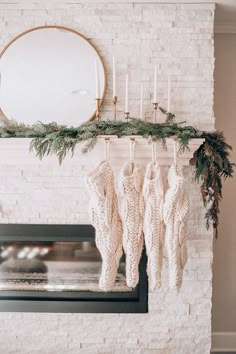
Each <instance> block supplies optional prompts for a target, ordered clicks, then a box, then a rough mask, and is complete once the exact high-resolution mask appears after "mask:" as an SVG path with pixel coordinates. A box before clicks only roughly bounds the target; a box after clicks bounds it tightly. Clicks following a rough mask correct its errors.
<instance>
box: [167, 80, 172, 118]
mask: <svg viewBox="0 0 236 354" xmlns="http://www.w3.org/2000/svg"><path fill="white" fill-rule="evenodd" d="M170 91H171V83H170V75H168V102H167V112H168V113H170V103H171V97H170Z"/></svg>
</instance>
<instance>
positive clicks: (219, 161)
mask: <svg viewBox="0 0 236 354" xmlns="http://www.w3.org/2000/svg"><path fill="white" fill-rule="evenodd" d="M159 109H160V110H161V112H162V113H164V114H165V115H166V122H165V123H161V124H160V123H150V122H147V121H144V120H141V119H135V118H131V119H130V120H129V121H128V122H124V121H102V120H101V121H99V120H92V121H89V122H86V123H84V124H82V125H81V126H79V127H78V128H74V127H66V126H63V125H58V124H56V123H50V124H44V123H41V122H39V123H37V124H35V125H33V126H26V125H24V124H17V123H14V122H13V123H12V124H10V125H8V126H5V127H1V128H0V137H1V138H15V137H17V138H32V141H31V144H30V149H31V150H34V151H36V155H37V156H38V157H39V158H40V159H42V158H43V157H44V156H45V155H49V154H55V155H57V157H58V159H59V163H60V164H61V163H62V161H63V159H64V158H65V156H66V155H67V154H68V153H69V152H71V153H72V155H73V153H74V150H75V146H76V145H77V144H78V143H80V142H85V145H84V147H83V150H82V151H83V152H84V153H86V152H88V151H90V150H91V149H92V148H93V147H94V146H95V144H96V142H97V137H98V136H99V135H116V136H118V137H119V138H121V137H124V136H130V135H141V136H143V137H144V138H147V139H149V140H152V141H162V142H163V143H164V144H165V139H166V138H170V137H172V138H176V139H177V140H178V141H179V144H180V150H184V149H186V148H188V143H189V140H190V139H192V138H204V139H205V141H204V143H203V144H202V145H201V146H200V147H199V148H198V150H197V151H196V152H195V154H194V158H193V160H192V163H193V164H194V165H195V167H196V170H195V176H196V180H197V181H201V194H202V198H203V202H204V205H205V207H206V208H207V211H206V215H205V217H206V226H207V228H209V226H210V224H211V223H212V224H213V227H214V229H215V230H216V236H217V227H218V223H219V203H220V200H221V198H222V178H227V177H232V176H233V167H234V164H233V163H232V162H230V160H229V152H230V150H231V146H230V145H228V144H227V143H226V141H225V138H224V136H223V133H221V132H218V131H214V132H205V131H200V130H198V129H196V128H194V127H192V126H184V125H183V123H175V121H174V118H175V116H174V115H173V114H172V113H167V112H166V110H164V109H162V108H159Z"/></svg>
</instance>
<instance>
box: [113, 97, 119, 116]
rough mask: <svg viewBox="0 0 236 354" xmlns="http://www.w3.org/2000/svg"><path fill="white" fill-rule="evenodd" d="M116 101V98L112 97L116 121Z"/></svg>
mask: <svg viewBox="0 0 236 354" xmlns="http://www.w3.org/2000/svg"><path fill="white" fill-rule="evenodd" d="M117 101H118V97H117V96H114V97H113V101H112V102H113V107H114V120H116V109H117V107H116V104H117Z"/></svg>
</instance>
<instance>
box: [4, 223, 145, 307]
mask: <svg viewBox="0 0 236 354" xmlns="http://www.w3.org/2000/svg"><path fill="white" fill-rule="evenodd" d="M101 265H102V261H101V257H100V254H99V252H98V250H97V248H96V245H95V231H94V228H93V227H92V226H91V225H34V224H27V225H22V224H14V225H13V224H2V225H0V311H17V312H19V311H24V312H25V311H27V312H35V311H38V312H96V313H98V312H103V313H106V312H112V313H122V312H125V313H134V312H135V313H144V312H147V310H148V300H147V298H148V287H147V275H146V256H145V254H144V253H143V255H142V258H141V261H140V266H139V271H140V281H139V284H138V285H137V287H136V288H135V289H132V288H129V287H128V286H127V285H126V279H125V257H123V258H122V259H121V262H120V267H119V270H118V274H117V277H116V283H115V286H114V288H113V289H112V291H110V292H103V291H101V290H100V289H99V286H98V282H99V276H100V271H101Z"/></svg>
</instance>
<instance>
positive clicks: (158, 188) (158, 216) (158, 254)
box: [143, 162, 165, 290]
mask: <svg viewBox="0 0 236 354" xmlns="http://www.w3.org/2000/svg"><path fill="white" fill-rule="evenodd" d="M143 195H144V201H145V212H144V226H143V230H144V239H145V245H146V252H147V257H148V263H147V273H148V278H149V287H150V289H151V290H155V289H156V288H158V287H160V286H161V268H162V259H163V248H164V220H163V206H164V197H165V190H164V181H163V171H162V167H160V166H158V165H157V164H155V163H153V162H151V163H149V164H148V165H147V168H146V173H145V178H144V184H143Z"/></svg>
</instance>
